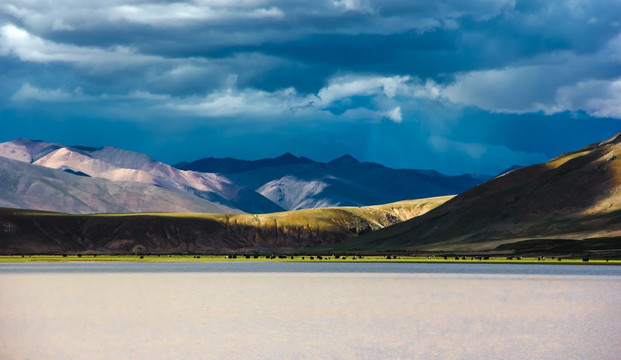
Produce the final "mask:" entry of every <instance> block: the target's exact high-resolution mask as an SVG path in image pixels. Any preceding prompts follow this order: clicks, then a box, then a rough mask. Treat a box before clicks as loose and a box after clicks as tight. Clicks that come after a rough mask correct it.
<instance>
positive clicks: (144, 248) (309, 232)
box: [0, 196, 450, 254]
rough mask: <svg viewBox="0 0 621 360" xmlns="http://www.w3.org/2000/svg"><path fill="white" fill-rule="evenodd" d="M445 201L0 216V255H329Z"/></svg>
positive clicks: (8, 211) (13, 211) (4, 211)
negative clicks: (264, 210)
mask: <svg viewBox="0 0 621 360" xmlns="http://www.w3.org/2000/svg"><path fill="white" fill-rule="evenodd" d="M449 198H450V196H447V197H440V198H433V199H421V200H410V201H403V202H399V203H393V204H387V205H380V206H369V207H361V208H359V207H353V208H352V207H350V208H326V209H307V210H299V211H290V212H282V213H273V214H262V215H249V214H227V215H224V214H196V213H195V214H189V213H168V214H125V215H121V214H116V215H111V214H107V215H69V214H62V213H42V212H36V211H28V210H16V209H6V208H5V209H3V208H0V253H2V254H60V253H97V254H102V253H107V254H133V253H182V252H194V253H218V252H230V251H299V250H304V249H309V248H323V249H329V248H331V247H333V246H334V245H335V244H338V243H340V242H342V241H343V240H346V239H349V238H352V237H355V236H357V235H359V234H362V233H365V232H370V231H373V230H377V229H380V228H383V227H385V226H389V225H392V224H395V223H397V222H399V221H403V220H406V219H410V218H412V217H413V216H417V215H420V214H422V213H425V212H427V211H429V210H430V209H433V208H434V207H436V206H438V205H439V204H442V203H443V202H445V201H446V200H448V199H449Z"/></svg>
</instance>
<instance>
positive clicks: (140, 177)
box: [0, 139, 282, 213]
mask: <svg viewBox="0 0 621 360" xmlns="http://www.w3.org/2000/svg"><path fill="white" fill-rule="evenodd" d="M0 157H4V158H9V159H14V160H18V161H22V162H25V163H31V164H33V165H39V166H43V167H46V168H50V169H58V170H62V171H65V172H67V173H69V174H72V175H80V176H82V177H91V178H97V179H107V180H110V181H114V182H133V183H140V184H146V185H151V186H153V187H158V188H162V189H167V190H169V191H171V192H176V193H179V194H182V195H184V196H186V197H188V196H189V197H194V198H197V199H202V200H207V201H208V202H211V203H214V204H217V205H218V206H212V207H211V209H212V211H215V212H251V213H265V212H274V211H281V210H282V208H281V207H279V206H278V205H276V204H275V203H273V202H272V201H270V200H268V199H267V198H265V197H264V196H262V195H260V194H258V193H257V192H255V191H253V190H250V189H247V188H245V187H243V186H238V185H236V184H234V183H233V182H231V181H230V180H229V179H228V178H226V177H224V176H221V175H217V174H214V173H199V172H195V171H182V170H179V169H176V168H173V167H171V166H169V165H167V164H164V163H161V162H158V161H155V160H153V159H151V158H150V157H148V156H146V155H144V154H140V153H135V152H131V151H126V150H121V149H117V148H114V147H109V146H106V147H102V148H88V147H83V146H64V145H60V144H53V143H46V142H42V141H33V140H27V139H16V140H13V141H10V142H6V143H2V144H0ZM3 164H4V165H8V163H6V162H4V163H3ZM24 169H25V168H22V170H23V172H22V174H23V175H24V176H23V179H25V180H26V181H36V179H28V176H27V173H26V171H25V170H24ZM5 170H9V171H10V169H5ZM5 185H6V184H1V185H0V187H3V186H5ZM67 191H69V192H70V191H71V189H67ZM151 191H153V190H151ZM147 194H148V193H144V194H143V195H142V196H144V195H147ZM42 195H44V194H42ZM128 196H130V197H131V196H141V195H140V194H129V193H128ZM93 200H96V199H93ZM39 201H40V202H41V203H50V204H51V203H53V202H52V201H51V199H49V201H47V200H46V198H45V197H41V198H40V199H39ZM68 205H69V204H68ZM90 207H92V208H94V209H96V211H97V212H102V211H105V210H104V209H100V208H97V207H96V206H94V205H91V206H90ZM40 209H41V208H40ZM82 209H83V208H82ZM62 211H66V212H80V211H78V210H77V209H76V210H74V209H72V208H71V207H68V208H65V209H62ZM159 211H165V209H161V210H159ZM185 211H191V210H190V209H185Z"/></svg>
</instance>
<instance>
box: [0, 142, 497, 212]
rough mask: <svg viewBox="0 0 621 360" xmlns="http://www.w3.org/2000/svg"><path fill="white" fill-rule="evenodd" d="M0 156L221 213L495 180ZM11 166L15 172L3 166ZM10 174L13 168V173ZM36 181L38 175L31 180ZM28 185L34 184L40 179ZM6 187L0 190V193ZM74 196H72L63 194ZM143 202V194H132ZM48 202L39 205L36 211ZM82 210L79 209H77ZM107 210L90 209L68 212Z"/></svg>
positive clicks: (110, 153) (44, 149)
mask: <svg viewBox="0 0 621 360" xmlns="http://www.w3.org/2000/svg"><path fill="white" fill-rule="evenodd" d="M0 157H4V158H8V159H12V160H17V161H20V162H23V163H28V164H32V165H39V166H43V167H46V168H49V169H56V170H59V171H62V172H64V173H66V174H67V175H72V176H77V177H82V178H92V179H106V180H109V181H113V182H132V183H140V184H145V185H150V186H154V187H158V188H161V189H166V190H169V191H172V192H175V193H179V194H182V195H184V196H189V197H194V198H198V199H202V200H206V201H208V202H210V203H212V204H215V205H216V208H215V211H217V212H222V211H226V212H232V213H235V212H246V213H255V214H260V213H271V212H279V211H284V210H298V209H306V208H318V207H334V206H367V205H378V204H386V203H391V202H396V201H401V200H404V199H420V198H428V197H434V196H444V195H453V194H458V193H461V192H463V191H465V190H467V189H469V188H471V187H473V186H476V185H478V184H480V183H481V182H484V181H485V180H487V179H489V178H490V177H489V176H484V175H469V174H466V175H461V176H446V175H443V174H440V173H438V172H437V171H434V170H407V169H391V168H388V167H385V166H382V165H380V164H376V163H371V162H360V161H358V160H356V159H355V158H353V157H352V156H350V155H344V156H341V157H339V158H336V159H334V160H332V161H330V162H327V163H322V162H317V161H313V160H310V159H308V158H305V157H297V156H294V155H292V154H290V153H286V154H284V155H282V156H279V157H276V158H271V159H261V160H255V161H248V160H237V159H232V158H225V159H217V158H205V159H201V160H197V161H194V162H191V163H180V164H177V165H176V167H172V166H170V165H167V164H164V163H161V162H158V161H155V160H154V159H152V158H151V157H149V156H147V155H144V154H140V153H136V152H132V151H127V150H122V149H117V148H114V147H111V146H104V147H101V148H93V147H86V146H65V145H61V144H55V143H48V142H44V141H38V140H28V139H15V140H13V141H10V142H5V143H0ZM3 164H4V165H5V166H13V165H12V164H10V163H7V162H4V163H3ZM7 170H10V169H7ZM33 174H34V173H33ZM27 181H31V182H36V181H37V180H36V179H35V178H30V179H27ZM7 186H8V185H7V184H0V191H2V189H3V187H4V188H6V187H7ZM65 190H66V191H68V192H70V189H65ZM128 196H139V194H128ZM45 203H46V198H45V197H42V198H41V199H40V200H39V206H40V207H38V208H37V209H49V208H54V206H55V205H53V204H52V205H49V206H46V207H41V206H43V205H44V204H45ZM76 206H77V205H76ZM85 209H92V211H93V212H104V211H107V209H108V207H98V206H96V204H86V206H77V207H76V208H72V207H67V208H64V209H59V210H61V211H64V212H69V213H73V212H76V213H81V212H84V211H90V210H85Z"/></svg>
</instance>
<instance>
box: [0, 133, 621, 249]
mask: <svg viewBox="0 0 621 360" xmlns="http://www.w3.org/2000/svg"><path fill="white" fill-rule="evenodd" d="M620 156H621V135H616V136H614V137H613V138H611V139H609V140H606V141H602V142H600V143H596V144H592V145H590V146H587V147H585V148H582V149H579V150H577V151H575V152H572V153H566V154H562V155H560V156H558V157H557V158H554V159H552V160H550V161H549V162H547V163H543V164H538V165H533V166H528V167H524V168H519V167H516V168H515V169H512V170H511V171H509V172H508V173H505V174H501V175H500V176H497V177H495V178H492V177H491V176H485V175H475V174H465V175H461V176H446V175H443V174H440V173H437V172H435V171H433V170H408V169H390V168H387V167H385V166H382V165H380V164H375V163H366V162H359V161H358V160H356V159H354V158H352V157H351V156H347V155H346V156H343V157H340V158H337V159H335V160H333V161H330V162H327V163H322V162H316V161H313V160H311V159H307V158H304V157H296V156H294V155H291V154H285V155H283V156H280V157H277V158H273V159H263V160H256V161H246V160H237V159H230V158H226V159H215V158H204V159H200V160H197V161H193V162H185V163H179V164H176V165H174V166H170V165H167V164H164V163H161V162H158V161H156V160H154V159H152V158H150V157H148V156H146V155H144V154H139V153H134V152H130V151H125V150H121V149H116V148H113V147H103V148H88V147H81V146H65V145H60V144H53V143H46V142H41V141H33V140H27V139H16V140H14V141H11V142H7V143H2V144H0V206H1V207H2V209H1V210H0V252H1V253H3V254H54V253H56V254H60V253H92V254H112V253H114V254H133V253H162V254H163V253H231V252H235V253H240V252H246V253H248V252H288V253H295V252H305V251H313V252H334V251H337V252H351V253H365V252H367V253H390V252H407V253H409V252H425V253H427V252H428V253H434V252H440V253H442V252H444V253H501V254H517V253H524V254H527V253H528V254H536V253H546V254H547V253H552V254H563V255H576V256H578V255H580V254H600V255H602V256H604V255H605V256H619V255H621V204H620V200H621V194H620V193H619V192H618V189H619V186H620V185H619V184H620V183H621V163H620V161H621V157H620ZM454 194H458V195H456V196H455V195H454ZM382 204H384V205H382Z"/></svg>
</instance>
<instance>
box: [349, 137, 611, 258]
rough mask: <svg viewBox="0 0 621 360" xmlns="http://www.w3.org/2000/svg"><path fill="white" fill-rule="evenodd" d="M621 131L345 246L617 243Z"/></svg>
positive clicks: (596, 246)
mask: <svg viewBox="0 0 621 360" xmlns="http://www.w3.org/2000/svg"><path fill="white" fill-rule="evenodd" d="M620 187H621V134H618V135H616V136H615V137H613V138H612V139H610V140H608V141H604V142H601V143H596V144H593V145H590V146H587V147H585V148H583V149H580V150H578V151H575V152H572V153H566V154H563V155H561V156H559V157H557V158H555V159H552V160H550V161H549V162H547V163H544V164H538V165H533V166H529V167H524V168H520V169H517V170H514V171H511V172H509V173H507V174H504V175H502V176H499V177H497V178H495V179H493V180H491V181H488V182H486V183H484V184H482V185H479V186H477V187H475V188H473V189H471V190H468V191H466V192H464V193H463V194H461V195H459V196H457V197H455V198H453V199H452V200H450V201H448V202H447V203H445V204H444V205H442V206H440V207H438V208H436V209H434V210H432V211H430V212H428V213H426V214H425V215H423V216H420V217H416V218H414V219H412V220H409V221H406V222H403V223H400V224H397V225H394V226H391V227H388V228H386V229H382V230H379V231H377V232H374V233H372V234H366V235H364V236H361V237H359V238H356V239H354V240H352V241H349V242H347V243H345V244H343V246H342V248H343V249H349V250H362V249H365V250H370V249H376V250H388V249H408V250H424V251H455V252H459V251H462V252H464V251H492V250H493V251H506V252H512V251H518V252H528V251H532V252H541V251H544V252H545V251H549V252H559V253H571V252H574V253H576V252H585V251H589V250H608V251H613V252H614V251H619V249H621V191H619V189H620Z"/></svg>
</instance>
